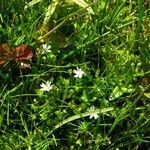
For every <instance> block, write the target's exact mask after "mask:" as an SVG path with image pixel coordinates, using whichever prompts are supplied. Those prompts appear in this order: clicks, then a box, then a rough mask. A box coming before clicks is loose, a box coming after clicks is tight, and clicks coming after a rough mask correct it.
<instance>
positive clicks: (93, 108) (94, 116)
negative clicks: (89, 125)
mask: <svg viewBox="0 0 150 150" xmlns="http://www.w3.org/2000/svg"><path fill="white" fill-rule="evenodd" d="M94 110H95V107H94V106H92V107H90V109H89V110H88V111H94ZM92 118H94V119H97V118H99V116H98V114H97V113H95V114H92V115H90V119H92Z"/></svg>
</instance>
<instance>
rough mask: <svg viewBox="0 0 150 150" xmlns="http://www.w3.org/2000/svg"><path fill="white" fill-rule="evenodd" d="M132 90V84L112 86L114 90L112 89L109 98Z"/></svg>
mask: <svg viewBox="0 0 150 150" xmlns="http://www.w3.org/2000/svg"><path fill="white" fill-rule="evenodd" d="M131 92H133V88H132V86H129V87H123V86H116V87H115V88H114V90H113V91H112V93H111V95H110V97H109V100H110V101H111V100H114V99H116V98H119V97H120V96H122V95H123V94H124V93H131Z"/></svg>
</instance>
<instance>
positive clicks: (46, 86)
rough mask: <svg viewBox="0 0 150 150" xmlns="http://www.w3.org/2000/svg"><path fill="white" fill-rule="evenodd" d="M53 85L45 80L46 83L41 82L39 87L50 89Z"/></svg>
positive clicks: (43, 89)
mask: <svg viewBox="0 0 150 150" xmlns="http://www.w3.org/2000/svg"><path fill="white" fill-rule="evenodd" d="M53 86H54V85H51V82H50V81H47V82H46V83H41V84H40V87H41V90H42V91H47V92H48V91H50V90H51V89H52V88H53Z"/></svg>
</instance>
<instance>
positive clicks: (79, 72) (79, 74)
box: [73, 67, 85, 78]
mask: <svg viewBox="0 0 150 150" xmlns="http://www.w3.org/2000/svg"><path fill="white" fill-rule="evenodd" d="M73 73H74V74H75V75H74V77H75V78H82V77H83V75H84V74H85V72H84V71H83V70H82V69H81V68H78V67H77V69H76V70H73Z"/></svg>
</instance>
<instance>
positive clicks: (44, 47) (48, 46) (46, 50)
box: [42, 44, 51, 54]
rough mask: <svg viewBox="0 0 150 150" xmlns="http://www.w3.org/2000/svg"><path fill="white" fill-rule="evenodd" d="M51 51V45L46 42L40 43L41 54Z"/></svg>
mask: <svg viewBox="0 0 150 150" xmlns="http://www.w3.org/2000/svg"><path fill="white" fill-rule="evenodd" d="M47 53H51V46H50V45H48V44H43V45H42V54H47Z"/></svg>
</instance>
